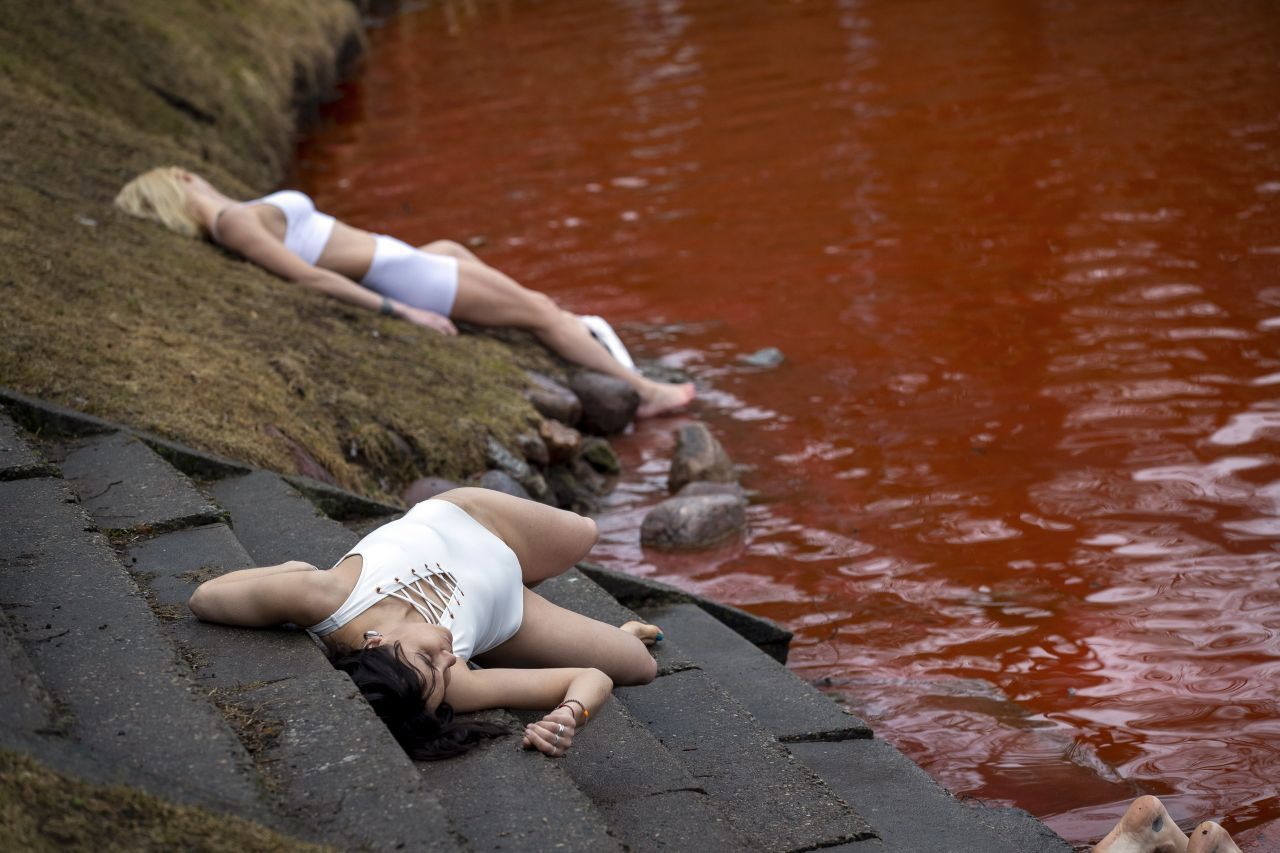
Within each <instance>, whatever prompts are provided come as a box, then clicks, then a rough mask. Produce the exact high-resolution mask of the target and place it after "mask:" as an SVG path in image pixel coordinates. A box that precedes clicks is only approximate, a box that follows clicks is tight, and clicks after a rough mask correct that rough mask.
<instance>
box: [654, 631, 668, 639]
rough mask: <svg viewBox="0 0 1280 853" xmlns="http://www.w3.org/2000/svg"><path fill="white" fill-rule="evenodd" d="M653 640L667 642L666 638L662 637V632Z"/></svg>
mask: <svg viewBox="0 0 1280 853" xmlns="http://www.w3.org/2000/svg"><path fill="white" fill-rule="evenodd" d="M653 639H654V640H665V639H666V637H664V636H662V632H661V631H659V632H658V636H656V637H654V638H653Z"/></svg>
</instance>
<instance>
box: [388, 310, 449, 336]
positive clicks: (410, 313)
mask: <svg viewBox="0 0 1280 853" xmlns="http://www.w3.org/2000/svg"><path fill="white" fill-rule="evenodd" d="M396 314H397V315H398V316H400V317H403V318H404V319H406V320H408V321H409V322H410V323H412V324H413V325H415V326H422V327H423V328H426V329H431V330H432V331H436V332H439V333H440V334H442V335H451V336H452V335H456V334H458V327H457V326H455V325H453V322H452V321H451V320H450V319H449V318H448V317H446V316H444V315H443V314H437V313H436V312H434V311H428V310H426V309H425V308H414V307H413V306H412V305H400V306H399V308H398V310H397V311H396Z"/></svg>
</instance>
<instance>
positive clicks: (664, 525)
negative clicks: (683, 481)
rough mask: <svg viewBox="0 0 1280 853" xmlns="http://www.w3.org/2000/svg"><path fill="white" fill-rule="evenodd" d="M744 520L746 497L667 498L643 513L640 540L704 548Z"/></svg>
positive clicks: (657, 544) (734, 530)
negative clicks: (646, 512) (744, 498)
mask: <svg viewBox="0 0 1280 853" xmlns="http://www.w3.org/2000/svg"><path fill="white" fill-rule="evenodd" d="M746 520H747V519H746V501H744V500H741V499H739V498H736V497H734V496H733V495H695V496H693V497H687V498H668V499H667V500H665V501H663V502H662V503H660V504H658V505H657V506H656V507H654V508H653V509H652V510H650V511H649V514H648V515H646V516H645V517H644V523H643V524H641V525H640V542H641V544H643V545H645V546H647V547H650V548H661V549H664V550H689V549H693V548H705V547H707V546H709V545H714V544H716V543H717V542H720V541H722V540H724V539H727V538H728V537H730V536H732V535H733V534H735V533H737V532H738V531H740V530H742V528H743V527H744V526H745V525H746Z"/></svg>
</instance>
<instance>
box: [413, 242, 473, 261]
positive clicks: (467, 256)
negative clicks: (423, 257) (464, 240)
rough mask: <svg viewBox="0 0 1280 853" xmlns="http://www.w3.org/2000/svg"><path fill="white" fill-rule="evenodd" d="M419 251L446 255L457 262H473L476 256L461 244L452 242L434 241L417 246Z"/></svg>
mask: <svg viewBox="0 0 1280 853" xmlns="http://www.w3.org/2000/svg"><path fill="white" fill-rule="evenodd" d="M418 248H419V250H421V251H423V252H429V253H431V254H433V255H448V256H450V257H452V258H458V259H459V260H468V261H473V260H475V259H476V256H475V255H473V254H472V253H471V250H470V249H468V248H467V247H466V246H464V245H462V244H461V243H455V242H454V241H453V240H434V241H432V242H430V243H427V244H426V245H425V246H419V247H418Z"/></svg>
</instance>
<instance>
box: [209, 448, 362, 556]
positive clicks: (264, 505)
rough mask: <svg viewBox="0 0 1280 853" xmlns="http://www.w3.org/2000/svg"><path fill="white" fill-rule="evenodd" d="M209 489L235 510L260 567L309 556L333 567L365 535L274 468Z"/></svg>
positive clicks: (239, 535)
mask: <svg viewBox="0 0 1280 853" xmlns="http://www.w3.org/2000/svg"><path fill="white" fill-rule="evenodd" d="M209 492H210V494H212V495H213V497H214V499H215V500H217V502H218V503H219V504H220V505H221V506H222V508H223V509H225V510H226V511H227V512H229V513H230V515H231V526H232V528H233V529H234V530H235V534H236V539H238V540H239V541H240V544H241V545H243V546H244V549H245V550H246V551H248V552H249V556H250V557H251V558H252V561H253V564H254V565H257V566H273V565H276V564H278V563H284V562H287V561H289V560H303V561H304V562H308V563H311V564H312V565H314V566H318V567H319V568H322V569H327V568H329V567H330V566H332V565H333V564H334V563H336V562H337V561H338V559H339V558H340V557H342V555H343V554H345V553H346V552H347V551H348V550H349V549H350V548H351V547H352V546H353V545H355V544H356V542H357V541H358V539H359V537H357V536H356V534H354V533H352V532H351V531H350V530H348V529H347V528H345V527H343V526H342V525H341V524H339V523H338V522H336V521H334V520H333V519H331V518H329V517H328V516H325V515H324V514H322V513H321V512H320V511H319V510H318V509H316V507H315V505H314V504H312V503H311V502H310V501H309V500H307V499H306V498H305V497H304V496H303V495H302V494H301V493H299V492H298V490H297V489H295V488H294V487H293V486H291V485H289V484H288V483H286V482H285V481H284V479H283V478H281V477H280V476H279V475H277V474H272V473H270V472H268V471H254V472H253V473H251V474H246V475H245V476H243V477H230V478H227V479H225V480H221V481H219V482H217V483H214V484H213V485H211V486H210V487H209Z"/></svg>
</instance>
